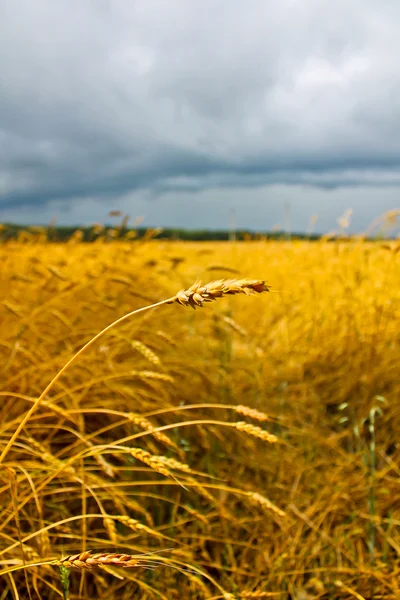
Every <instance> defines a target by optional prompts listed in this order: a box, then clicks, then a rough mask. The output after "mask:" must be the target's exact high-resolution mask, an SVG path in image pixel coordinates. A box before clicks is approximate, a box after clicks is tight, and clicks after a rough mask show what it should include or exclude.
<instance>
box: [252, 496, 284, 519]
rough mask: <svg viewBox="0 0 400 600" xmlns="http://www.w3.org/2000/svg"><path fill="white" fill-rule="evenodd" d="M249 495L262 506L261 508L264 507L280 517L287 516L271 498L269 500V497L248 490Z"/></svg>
mask: <svg viewBox="0 0 400 600" xmlns="http://www.w3.org/2000/svg"><path fill="white" fill-rule="evenodd" d="M247 496H248V497H249V498H250V499H251V500H252V501H253V502H254V503H255V504H258V505H259V506H261V508H263V509H264V510H267V511H271V512H274V513H275V514H277V515H278V516H279V517H285V516H286V513H285V512H284V511H283V510H281V509H280V508H278V507H277V506H275V504H273V503H272V502H271V501H270V500H268V498H265V496H262V495H261V494H259V493H258V492H248V493H247Z"/></svg>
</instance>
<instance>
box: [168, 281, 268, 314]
mask: <svg viewBox="0 0 400 600" xmlns="http://www.w3.org/2000/svg"><path fill="white" fill-rule="evenodd" d="M269 290H270V288H269V286H268V285H266V283H265V281H263V280H261V279H218V280H217V281H211V282H210V283H207V284H206V285H203V284H202V283H201V282H200V281H196V283H194V284H193V285H192V286H191V287H190V288H188V289H186V290H180V291H179V292H178V293H177V294H176V296H174V297H173V298H172V299H171V300H169V301H168V304H172V303H174V302H177V303H178V304H181V305H182V306H191V307H192V308H196V307H198V306H203V304H204V303H205V302H213V301H214V300H216V299H217V298H222V297H223V296H228V295H234V294H246V295H247V296H250V295H254V294H261V293H262V292H269Z"/></svg>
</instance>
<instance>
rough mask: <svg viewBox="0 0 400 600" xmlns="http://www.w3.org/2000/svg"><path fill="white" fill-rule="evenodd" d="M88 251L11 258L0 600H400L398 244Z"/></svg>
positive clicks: (12, 249) (0, 271)
mask: <svg viewBox="0 0 400 600" xmlns="http://www.w3.org/2000/svg"><path fill="white" fill-rule="evenodd" d="M81 237H82V236H81V235H80V234H79V232H77V233H76V234H75V235H74V236H73V237H72V238H71V239H70V240H69V241H68V242H66V243H49V242H47V240H46V236H45V235H44V234H43V232H40V231H38V232H35V233H29V234H28V233H27V234H24V235H20V237H19V239H18V240H9V241H7V242H4V243H3V244H1V245H0V254H1V267H0V319H1V333H0V353H1V361H0V365H1V367H0V368H1V382H2V384H1V392H0V395H1V404H0V406H1V420H0V432H1V435H0V462H1V468H0V498H1V502H0V509H1V515H0V600H6V599H9V598H10V599H22V600H25V599H34V598H43V599H56V598H64V600H68V599H69V600H77V599H104V600H106V599H107V600H108V599H110V600H116V599H118V600H128V599H130V600H131V599H133V600H134V599H141V600H147V599H153V598H154V599H164V600H174V599H186V598H187V599H193V600H196V599H199V600H200V599H208V600H211V599H213V600H217V598H221V599H227V600H234V599H239V598H247V599H250V598H278V599H281V598H282V599H285V600H286V599H287V600H289V599H292V600H313V599H316V598H358V599H362V598H365V599H370V598H376V599H378V598H379V599H380V598H385V599H390V598H393V599H394V598H399V597H400V589H399V585H400V582H399V572H400V530H399V526H400V464H399V458H400V448H399V442H398V431H399V426H400V410H399V403H400V326H399V323H400V263H399V261H400V252H398V250H399V248H400V246H399V243H398V242H395V241H392V242H385V243H383V242H379V241H374V242H370V241H365V240H362V239H342V240H341V239H337V240H327V239H322V240H320V241H316V242H307V241H301V242H300V241H296V240H293V241H286V242H283V241H281V242H277V241H270V240H268V239H264V240H256V241H246V242H236V243H228V242H213V243H208V242H207V243H206V242H203V243H192V242H184V243H182V242H178V241H175V242H174V241H163V240H157V239H152V236H151V235H149V236H148V237H145V238H144V239H142V240H134V241H132V240H129V239H125V240H120V239H113V237H118V236H112V235H108V236H101V235H100V236H98V237H97V239H96V241H94V242H93V243H83V242H82V241H81ZM246 278H250V279H251V280H252V281H253V282H260V281H261V282H266V284H265V286H264V287H263V289H261V288H258V289H255V290H254V289H253V290H252V291H253V292H254V294H253V295H250V296H248V297H247V295H246V294H237V295H233V294H232V293H225V292H224V293H220V294H216V292H215V289H216V288H215V287H214V288H212V289H214V292H213V293H214V296H216V297H215V302H212V303H211V302H204V305H203V306H200V307H199V309H198V310H192V307H191V306H186V305H187V304H192V305H193V304H194V305H195V306H196V305H201V304H203V301H202V300H201V295H202V294H203V295H204V293H205V292H204V289H205V288H199V287H196V288H191V286H192V285H193V284H194V283H195V282H198V281H201V282H203V283H204V284H206V283H208V282H213V281H219V280H228V281H232V280H239V281H242V280H243V279H246ZM219 285H221V284H219ZM230 285H232V284H230ZM266 286H269V288H270V289H269V291H267V287H266ZM253 287H254V286H253ZM188 289H191V290H192V291H191V292H190V294H189V296H190V298H191V299H193V298H194V300H193V301H191V302H189V300H187V301H186V300H185V298H186V299H188V298H189V296H188V294H186V295H185V293H183V295H182V292H181V290H188ZM210 289H211V288H207V290H208V292H207V293H208V294H209V295H208V297H207V299H208V300H210ZM218 289H220V288H218ZM224 289H225V290H226V289H227V288H226V287H225V288H224ZM199 290H200V291H199ZM202 290H203V291H202ZM207 290H206V291H207ZM262 291H265V292H266V293H258V292H262ZM177 293H180V294H181V295H180V296H179V295H178V298H180V302H179V301H178V302H173V303H162V301H163V300H167V299H170V298H176V297H177V296H176V295H177ZM199 294H200V299H199ZM211 299H212V298H211ZM160 302H161V305H160V306H157V307H154V308H152V309H149V310H145V311H143V312H138V313H136V314H133V315H131V316H130V317H129V318H125V319H121V322H120V323H118V324H116V325H115V326H113V327H112V328H110V329H109V330H108V331H107V332H105V333H104V334H102V335H101V336H100V337H99V338H98V339H96V340H94V341H93V342H92V343H89V345H88V347H87V348H86V349H85V350H84V351H82V352H81V353H80V354H79V355H78V356H77V357H76V359H74V360H73V361H72V362H71V364H70V365H69V366H68V368H65V369H64V367H65V365H67V363H68V361H70V359H71V358H72V357H73V356H75V355H76V353H77V352H79V350H80V349H81V348H82V347H83V346H84V345H85V344H87V343H88V342H90V340H93V338H94V337H95V336H96V335H97V334H98V333H99V332H100V331H102V330H103V329H104V328H106V327H107V326H108V325H110V324H111V323H114V322H115V321H116V320H118V319H120V318H121V317H124V315H127V314H129V313H131V312H132V311H135V310H137V309H140V308H143V307H146V306H150V305H152V304H154V303H160ZM181 304H183V306H182V305H181ZM50 384H51V385H50ZM46 390H47V391H46ZM39 399H40V401H39Z"/></svg>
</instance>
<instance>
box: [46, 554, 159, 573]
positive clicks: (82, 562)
mask: <svg viewBox="0 0 400 600" xmlns="http://www.w3.org/2000/svg"><path fill="white" fill-rule="evenodd" d="M53 564H54V565H57V566H60V567H66V568H67V569H72V568H75V569H81V570H83V569H87V570H89V571H90V570H92V569H96V568H98V567H104V566H112V567H124V568H125V569H127V568H132V567H142V566H146V565H147V564H148V561H147V562H143V558H142V559H140V558H139V557H137V556H133V555H132V554H115V553H111V554H109V553H107V552H99V553H96V554H92V552H90V551H87V552H81V553H80V554H70V555H69V556H66V557H64V558H60V559H59V560H55V561H54V562H53Z"/></svg>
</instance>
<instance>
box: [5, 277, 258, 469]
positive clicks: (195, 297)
mask: <svg viewBox="0 0 400 600" xmlns="http://www.w3.org/2000/svg"><path fill="white" fill-rule="evenodd" d="M269 291H270V287H269V286H268V285H266V283H265V281H263V280H262V279H219V280H217V281H211V282H210V283H207V284H206V285H202V284H201V282H199V281H198V282H196V283H194V284H193V285H192V286H191V287H190V288H188V289H187V290H181V291H179V292H178V293H177V294H175V296H172V297H171V298H167V299H165V300H161V301H160V302H156V303H155V304H151V305H149V306H144V307H142V308H138V309H137V310H133V311H132V312H130V313H127V314H125V315H123V316H122V317H120V318H119V319H117V320H116V321H114V322H113V323H110V325H107V327H105V328H104V329H102V330H101V331H99V333H97V334H96V335H95V336H94V337H93V338H91V339H90V340H89V341H88V342H87V343H86V344H85V345H84V346H82V348H81V349H80V350H78V352H76V353H75V354H74V355H73V356H72V357H71V358H70V359H69V361H68V362H67V363H66V364H65V365H64V366H63V367H62V369H60V370H59V371H58V373H57V374H56V375H55V376H54V377H53V379H52V380H51V381H50V383H49V384H48V385H47V387H46V388H45V389H44V390H43V392H42V393H41V394H40V396H39V397H38V398H37V399H36V400H35V402H34V403H33V404H32V406H31V408H30V409H29V410H28V412H27V413H26V414H25V416H24V417H23V418H22V419H21V422H20V423H19V425H18V427H17V428H16V430H15V431H14V433H13V435H12V436H11V438H10V439H9V440H8V442H7V444H6V446H5V447H4V449H3V451H2V453H1V455H0V463H2V462H4V460H5V458H6V456H7V454H8V453H9V451H10V449H11V448H12V446H13V444H14V442H15V440H16V439H17V437H18V436H19V434H20V433H21V431H22V430H23V428H24V427H25V425H26V423H27V422H28V421H29V419H30V418H31V416H32V415H33V413H34V412H35V410H36V409H37V407H38V406H39V404H40V403H41V402H42V400H44V399H45V398H46V396H47V395H48V393H49V392H50V390H51V389H52V388H53V386H54V385H55V384H56V383H57V381H58V380H59V379H60V377H61V376H62V375H63V374H64V373H65V371H66V370H67V369H68V367H70V366H71V365H72V364H73V363H74V362H75V360H76V359H77V358H78V357H79V356H80V355H81V354H82V353H83V352H84V351H85V350H86V349H87V348H90V346H92V344H93V343H94V342H96V341H97V340H98V339H99V338H100V337H101V336H102V335H104V334H105V333H107V332H108V331H110V330H111V329H113V328H114V327H115V326H116V325H119V324H120V323H123V322H124V321H126V320H127V319H129V318H130V317H132V316H133V315H137V314H139V313H142V312H145V311H147V310H150V309H153V308H157V307H159V306H163V305H164V304H173V303H175V302H176V303H178V304H181V305H182V306H191V307H192V308H196V307H197V306H203V304H204V303H206V302H213V301H214V300H217V298H222V297H223V296H229V295H235V294H246V295H247V296H250V295H254V294H261V293H262V292H269Z"/></svg>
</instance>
